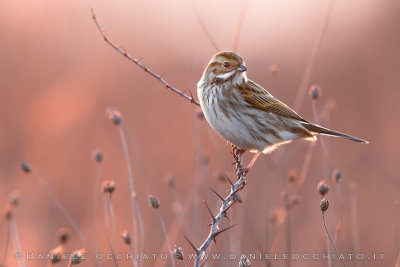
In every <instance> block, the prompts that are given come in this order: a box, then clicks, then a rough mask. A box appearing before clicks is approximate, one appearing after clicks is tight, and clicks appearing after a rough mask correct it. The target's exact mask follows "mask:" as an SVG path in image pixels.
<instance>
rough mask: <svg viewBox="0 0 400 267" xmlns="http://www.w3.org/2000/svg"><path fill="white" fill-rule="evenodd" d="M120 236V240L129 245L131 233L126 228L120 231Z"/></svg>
mask: <svg viewBox="0 0 400 267" xmlns="http://www.w3.org/2000/svg"><path fill="white" fill-rule="evenodd" d="M121 237H122V240H124V242H125V244H127V245H129V244H130V243H131V242H132V238H131V235H130V234H129V232H128V231H127V230H124V231H123V232H122V233H121Z"/></svg>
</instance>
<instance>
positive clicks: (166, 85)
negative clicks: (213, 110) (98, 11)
mask: <svg viewBox="0 0 400 267" xmlns="http://www.w3.org/2000/svg"><path fill="white" fill-rule="evenodd" d="M91 12H92V19H93V21H94V23H95V24H96V27H97V29H98V30H99V32H100V34H101V36H102V37H103V39H104V41H105V42H106V43H107V44H109V45H110V46H111V47H112V48H114V50H116V51H117V52H118V53H120V54H121V55H122V56H124V57H125V58H126V59H128V60H129V61H131V62H133V63H135V64H136V65H137V66H138V67H139V68H141V69H142V70H144V71H145V72H146V73H148V74H149V75H150V76H152V77H153V78H155V79H157V80H159V81H160V82H161V83H162V84H163V85H164V86H165V87H166V88H167V89H168V90H171V91H172V92H174V93H176V94H178V95H180V96H181V97H183V98H185V99H186V100H189V102H190V103H192V104H195V105H196V106H200V104H199V102H197V101H196V100H195V99H194V98H193V97H192V96H188V95H187V94H185V93H184V92H183V91H181V90H179V89H177V88H175V87H173V86H172V85H171V84H169V83H168V82H167V81H166V80H165V79H164V78H163V77H162V75H159V74H157V73H155V72H153V71H152V70H150V69H149V68H148V67H146V66H145V65H143V64H142V63H141V62H140V60H138V59H135V58H133V57H132V56H130V55H129V54H128V53H127V52H126V51H125V49H123V48H122V47H120V46H119V45H117V44H115V43H114V42H112V41H111V40H110V39H109V38H108V37H107V36H106V34H105V32H104V30H103V29H102V28H101V26H100V24H99V22H98V21H97V18H96V15H95V13H94V10H93V9H91Z"/></svg>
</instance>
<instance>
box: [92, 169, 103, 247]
mask: <svg viewBox="0 0 400 267" xmlns="http://www.w3.org/2000/svg"><path fill="white" fill-rule="evenodd" d="M102 166H103V165H102V163H100V162H96V182H95V186H94V192H93V225H94V229H93V230H94V249H95V252H96V253H97V252H98V251H99V244H98V243H99V242H98V238H97V234H98V229H97V228H98V226H97V219H96V218H97V198H98V193H99V192H100V177H101V173H102Z"/></svg>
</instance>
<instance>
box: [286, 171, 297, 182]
mask: <svg viewBox="0 0 400 267" xmlns="http://www.w3.org/2000/svg"><path fill="white" fill-rule="evenodd" d="M296 178H297V173H296V171H295V170H293V169H292V170H289V173H288V179H289V182H290V183H294V182H295V181H296Z"/></svg>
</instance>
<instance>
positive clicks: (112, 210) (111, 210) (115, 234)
mask: <svg viewBox="0 0 400 267" xmlns="http://www.w3.org/2000/svg"><path fill="white" fill-rule="evenodd" d="M109 196H110V197H109V199H108V209H109V210H110V217H111V227H112V229H113V237H114V242H115V253H118V239H117V236H118V235H117V223H116V220H115V213H114V205H113V203H112V199H111V195H109Z"/></svg>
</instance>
